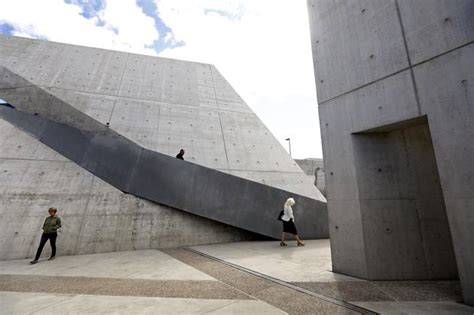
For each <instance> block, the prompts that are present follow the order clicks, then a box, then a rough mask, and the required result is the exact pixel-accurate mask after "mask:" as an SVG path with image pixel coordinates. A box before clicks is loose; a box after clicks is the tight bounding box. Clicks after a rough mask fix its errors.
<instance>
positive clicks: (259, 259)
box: [0, 240, 474, 315]
mask: <svg viewBox="0 0 474 315" xmlns="http://www.w3.org/2000/svg"><path fill="white" fill-rule="evenodd" d="M459 299H460V292H459V283H458V282H457V281H433V282H431V281H399V282H388V281H382V282H373V281H364V280H361V279H357V278H353V277H348V276H344V275H338V274H335V273H332V272H331V258H330V250H329V241H328V240H311V241H307V242H306V246H305V247H296V246H295V244H294V242H293V243H292V242H289V246H288V247H280V246H279V243H278V242H268V241H267V242H239V243H228V244H219V245H206V246H196V247H192V248H190V249H169V250H161V251H159V250H142V251H133V252H118V253H107V254H93V255H78V256H63V257H58V258H57V259H56V260H54V261H47V260H41V261H40V263H39V264H37V265H30V264H29V260H11V261H2V262H0V305H1V307H0V314H2V315H4V314H33V313H34V314H60V313H61V314H64V313H105V312H107V313H115V314H142V313H154V314H183V313H186V314H206V313H210V314H286V313H287V314H353V313H355V314H356V313H361V312H362V313H363V312H366V311H368V310H370V311H373V312H380V313H387V314H473V313H474V309H473V308H470V307H467V306H465V305H463V304H461V303H458V302H457V301H458V300H459Z"/></svg>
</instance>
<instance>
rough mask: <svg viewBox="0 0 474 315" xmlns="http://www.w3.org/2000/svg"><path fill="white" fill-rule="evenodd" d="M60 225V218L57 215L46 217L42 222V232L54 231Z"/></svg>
mask: <svg viewBox="0 0 474 315" xmlns="http://www.w3.org/2000/svg"><path fill="white" fill-rule="evenodd" d="M60 227H61V219H60V218H58V217H51V216H50V217H47V218H46V219H45V220H44V223H43V233H45V234H50V233H56V232H57V231H58V229H59V228H60Z"/></svg>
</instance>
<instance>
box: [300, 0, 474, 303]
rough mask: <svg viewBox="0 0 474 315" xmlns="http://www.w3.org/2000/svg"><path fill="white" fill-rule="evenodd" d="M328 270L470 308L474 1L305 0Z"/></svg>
mask: <svg viewBox="0 0 474 315" xmlns="http://www.w3.org/2000/svg"><path fill="white" fill-rule="evenodd" d="M308 9H309V16H310V28H311V41H312V47H313V60H314V69H315V76H316V85H317V93H318V102H319V112H320V125H321V133H322V140H323V151H324V161H325V166H326V175H327V176H326V184H327V191H328V196H329V198H328V207H329V222H330V237H331V247H332V254H333V270H335V271H337V272H341V273H345V274H348V275H353V276H357V277H361V278H365V279H377V280H391V279H456V278H457V276H458V274H459V278H460V280H461V284H462V289H463V295H464V301H465V303H466V304H470V305H474V247H473V246H472V244H473V243H474V232H473V230H472V226H473V225H474V217H473V215H472V213H473V210H474V189H473V187H474V168H473V167H472V161H474V146H473V145H472V139H473V137H474V129H473V128H472V127H471V126H472V124H473V123H474V106H472V104H474V97H473V95H474V94H473V91H474V63H473V62H472V60H474V43H473V39H474V19H472V16H474V3H473V1H471V0H454V1H452V0H429V1H410V0H383V1H368V0H356V1H329V0H309V1H308Z"/></svg>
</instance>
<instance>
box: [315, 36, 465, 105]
mask: <svg viewBox="0 0 474 315" xmlns="http://www.w3.org/2000/svg"><path fill="white" fill-rule="evenodd" d="M471 44H474V40H471V41H469V42H467V43H464V44H462V45H459V46H457V47H454V48H453V49H450V50H448V51H445V52H443V53H441V54H438V55H436V56H433V57H430V58H428V59H426V60H423V61H420V62H418V63H415V64H413V65H412V66H411V67H405V68H403V69H400V70H398V71H396V72H393V73H391V74H388V75H386V76H383V77H381V78H378V79H375V80H374V81H371V82H369V83H366V84H363V85H361V86H358V87H356V88H353V89H352V90H350V91H346V92H343V93H341V94H339V95H336V96H334V97H331V98H328V99H327V100H324V101H321V102H318V105H319V106H321V105H324V104H326V103H328V102H330V101H332V100H335V99H337V98H339V97H342V96H345V95H347V94H350V93H352V92H355V91H358V90H361V89H363V88H365V87H368V86H370V85H372V84H375V83H378V82H380V81H383V80H385V79H388V78H390V77H393V76H395V75H397V74H399V73H401V72H403V71H406V70H410V68H416V67H418V66H420V65H422V64H425V63H427V62H430V61H432V60H434V59H437V58H439V57H443V56H444V55H447V54H450V53H452V52H453V51H456V50H458V49H461V48H464V47H466V46H469V45H471Z"/></svg>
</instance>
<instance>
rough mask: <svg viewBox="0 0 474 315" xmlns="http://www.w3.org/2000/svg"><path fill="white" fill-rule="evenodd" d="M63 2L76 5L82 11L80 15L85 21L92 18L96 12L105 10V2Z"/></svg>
mask: <svg viewBox="0 0 474 315" xmlns="http://www.w3.org/2000/svg"><path fill="white" fill-rule="evenodd" d="M64 2H65V3H67V4H75V5H78V6H79V7H80V8H81V9H82V13H81V15H82V16H83V17H85V18H87V19H90V18H93V17H94V16H96V15H97V12H99V11H100V10H102V9H104V8H105V0H64Z"/></svg>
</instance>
